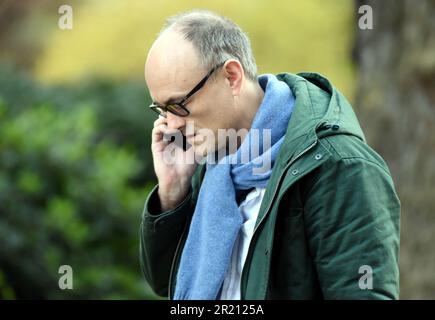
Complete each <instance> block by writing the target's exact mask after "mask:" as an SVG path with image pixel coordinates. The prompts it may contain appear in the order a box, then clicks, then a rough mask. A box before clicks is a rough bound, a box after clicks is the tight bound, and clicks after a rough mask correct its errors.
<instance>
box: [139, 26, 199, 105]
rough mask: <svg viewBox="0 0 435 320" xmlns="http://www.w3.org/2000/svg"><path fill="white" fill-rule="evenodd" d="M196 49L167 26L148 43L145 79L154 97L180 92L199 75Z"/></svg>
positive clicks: (156, 99)
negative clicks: (157, 36)
mask: <svg viewBox="0 0 435 320" xmlns="http://www.w3.org/2000/svg"><path fill="white" fill-rule="evenodd" d="M203 73H204V71H203V68H202V67H201V66H200V63H199V58H198V54H197V51H196V49H195V48H194V46H193V45H192V43H190V42H189V41H187V40H185V39H184V38H183V37H182V35H180V34H179V33H178V32H176V31H172V30H167V31H166V32H165V33H163V34H162V35H161V36H160V37H159V38H158V39H157V40H156V41H155V42H154V44H153V46H152V47H151V49H150V51H149V53H148V57H147V61H146V63H145V81H146V83H147V86H148V89H149V90H150V94H151V96H152V98H153V100H154V101H157V102H160V103H162V102H164V101H165V100H167V98H169V97H172V96H176V95H179V96H183V95H185V94H186V93H187V92H188V91H190V90H191V89H192V88H193V87H194V86H195V85H196V83H197V82H198V81H199V80H200V79H201V78H202V76H204V75H203Z"/></svg>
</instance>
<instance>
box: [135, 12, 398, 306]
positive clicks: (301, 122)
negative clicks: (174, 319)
mask: <svg viewBox="0 0 435 320" xmlns="http://www.w3.org/2000/svg"><path fill="white" fill-rule="evenodd" d="M145 80H146V83H147V85H148V88H149V91H150V94H151V97H152V98H153V101H154V102H153V104H152V105H151V106H150V107H151V109H153V110H154V111H156V112H158V113H159V114H160V116H159V117H158V119H157V120H156V121H155V123H154V129H153V131H152V154H153V160H154V168H155V172H156V175H157V178H158V185H156V186H155V188H154V189H153V190H152V191H151V193H150V195H149V196H148V198H147V200H146V203H145V209H144V213H143V218H142V223H141V235H140V240H141V242H140V244H141V249H140V260H141V266H142V270H143V272H144V274H145V278H146V280H147V281H148V283H149V284H150V286H151V288H152V289H153V290H154V291H155V292H156V293H157V294H159V295H164V296H168V297H169V298H170V299H397V298H398V295H399V270H398V250H399V216H400V202H399V199H398V197H397V195H396V192H395V190H394V185H393V181H392V178H391V175H390V172H389V170H388V168H387V165H386V164H385V162H384V161H383V160H382V158H381V157H380V156H379V155H378V154H377V153H376V152H375V151H373V150H372V149H371V148H370V147H369V146H368V145H367V144H366V140H365V137H364V134H363V132H362V131H361V128H360V126H359V124H358V120H357V119H356V116H355V114H354V113H353V111H352V107H351V106H350V104H349V103H348V102H347V100H346V99H345V98H344V97H343V96H342V95H341V94H340V93H339V92H338V91H337V90H336V89H335V88H334V87H333V86H332V84H331V83H330V82H329V81H328V80H327V79H326V78H324V77H322V76H320V75H319V74H315V73H303V74H298V75H294V74H288V73H283V74H279V75H277V76H274V75H262V76H260V77H258V76H257V74H256V65H255V60H254V57H253V55H252V52H251V48H250V44H249V40H248V38H247V37H246V35H245V34H244V33H243V32H242V31H241V30H240V28H239V27H238V26H237V25H235V24H234V23H232V22H231V21H229V20H228V19H226V18H224V17H221V16H218V15H216V14H214V13H211V12H206V11H193V12H189V13H185V14H181V15H178V16H175V17H173V18H171V19H170V20H169V21H168V24H167V25H166V27H165V28H164V29H163V31H162V32H161V33H160V35H159V36H158V38H157V40H156V41H155V42H154V44H153V46H152V48H151V49H150V51H149V54H148V57H147V61H146V65H145ZM189 124H193V125H192V126H191V127H190V129H191V130H189ZM223 129H226V130H231V129H232V130H233V132H234V131H237V132H239V131H241V130H243V129H245V130H247V131H248V133H247V134H246V135H244V136H243V137H242V138H241V140H240V141H238V142H237V144H236V148H235V150H232V151H231V150H230V151H229V148H228V141H227V139H212V138H210V137H213V136H214V137H216V136H217V137H220V132H219V130H223ZM177 132H181V133H183V134H184V135H185V136H186V140H187V142H188V144H189V145H191V147H190V148H187V150H184V149H183V148H181V147H179V146H177V145H176V144H175V143H171V140H169V139H166V138H165V134H175V133H177ZM207 132H208V133H211V134H207ZM252 147H254V149H252ZM255 147H257V150H258V149H259V150H260V151H259V154H258V153H257V154H255V152H253V153H252V154H251V153H249V152H248V153H246V151H247V150H251V151H252V150H255ZM168 148H172V149H171V150H172V153H169V154H172V155H173V157H175V159H178V160H179V159H184V160H179V161H172V162H170V161H168V153H167V150H168ZM222 150H224V151H225V152H224V153H223V155H222V152H221V151H222ZM246 154H248V159H247V160H246V158H245V160H246V161H241V158H243V156H244V155H246ZM193 155H195V156H199V159H200V160H204V159H205V157H207V160H206V163H204V161H197V157H195V161H187V160H188V159H193ZM210 155H213V156H212V157H209V156H210ZM216 155H217V156H216ZM260 164H262V165H261V167H262V168H263V169H262V170H263V171H261V170H259V167H260ZM264 164H266V165H264ZM267 164H269V168H268V166H267ZM264 167H266V169H264ZM256 169H257V171H255V170H256Z"/></svg>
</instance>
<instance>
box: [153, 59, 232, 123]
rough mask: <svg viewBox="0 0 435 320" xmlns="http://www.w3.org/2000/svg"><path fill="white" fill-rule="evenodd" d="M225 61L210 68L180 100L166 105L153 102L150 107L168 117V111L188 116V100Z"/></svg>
mask: <svg viewBox="0 0 435 320" xmlns="http://www.w3.org/2000/svg"><path fill="white" fill-rule="evenodd" d="M224 63H225V62H223V63H221V64H219V65H217V66H216V67H214V68H213V69H211V70H210V72H209V73H207V75H206V76H205V77H204V78H203V79H202V80H201V81H200V82H199V83H198V84H197V85H196V86H195V87H194V88H193V89H192V90H191V91H190V92H189V93H188V94H187V95H186V96H185V97H184V98H183V99H181V100H180V102H174V103H170V104H167V105H166V106H162V105H159V104H158V103H155V102H153V103H152V104H151V105H150V106H149V108H150V109H151V110H153V111H154V112H156V113H157V114H159V115H161V116H163V117H165V118H166V112H167V111H169V112H171V113H173V114H175V115H177V116H180V117H187V116H188V115H189V114H190V111H189V110H187V109H186V107H185V103H186V101H187V100H188V99H189V98H190V97H191V96H193V95H194V94H195V93H197V92H198V91H199V90H200V89H201V88H202V87H203V86H204V85H205V83H206V82H207V80H208V78H210V76H211V75H212V74H213V72H215V71H216V70H217V69H219V68H220V67H222V66H223V65H224Z"/></svg>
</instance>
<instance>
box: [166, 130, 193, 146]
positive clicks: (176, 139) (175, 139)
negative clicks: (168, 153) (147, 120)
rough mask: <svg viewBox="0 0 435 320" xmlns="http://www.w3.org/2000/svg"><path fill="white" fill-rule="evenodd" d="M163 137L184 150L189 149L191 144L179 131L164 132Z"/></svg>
mask: <svg viewBox="0 0 435 320" xmlns="http://www.w3.org/2000/svg"><path fill="white" fill-rule="evenodd" d="M163 139H165V141H170V142H171V143H175V145H176V146H177V147H179V148H182V149H183V150H184V151H186V150H187V149H189V148H190V147H191V146H192V145H191V144H190V143H188V142H187V138H186V136H185V135H184V134H182V133H181V132H180V131H178V132H176V133H171V134H166V133H165V134H164V135H163Z"/></svg>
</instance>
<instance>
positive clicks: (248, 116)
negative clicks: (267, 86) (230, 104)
mask: <svg viewBox="0 0 435 320" xmlns="http://www.w3.org/2000/svg"><path fill="white" fill-rule="evenodd" d="M263 98H264V91H263V89H262V88H261V87H260V84H259V83H258V81H255V82H254V81H246V85H245V88H244V89H243V95H240V98H239V102H240V103H239V106H238V110H240V111H241V112H240V114H239V117H238V121H237V123H238V128H237V130H239V129H242V128H243V129H247V130H249V129H250V128H251V126H252V121H253V120H254V117H255V114H256V113H257V111H258V109H259V107H260V105H261V102H262V101H263Z"/></svg>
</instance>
